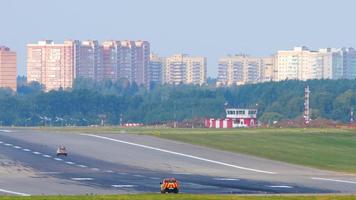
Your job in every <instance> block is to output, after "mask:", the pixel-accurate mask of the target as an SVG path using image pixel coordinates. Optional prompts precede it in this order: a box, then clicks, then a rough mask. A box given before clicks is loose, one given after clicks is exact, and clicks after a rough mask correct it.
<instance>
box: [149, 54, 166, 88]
mask: <svg viewBox="0 0 356 200" xmlns="http://www.w3.org/2000/svg"><path fill="white" fill-rule="evenodd" d="M163 66H164V59H163V58H161V57H159V56H158V55H156V54H154V53H151V54H150V64H149V65H148V69H147V80H148V84H162V81H163Z"/></svg>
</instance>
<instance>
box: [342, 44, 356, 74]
mask: <svg viewBox="0 0 356 200" xmlns="http://www.w3.org/2000/svg"><path fill="white" fill-rule="evenodd" d="M339 51H341V53H342V57H343V78H345V79H356V50H355V49H353V48H342V49H340V50H339Z"/></svg>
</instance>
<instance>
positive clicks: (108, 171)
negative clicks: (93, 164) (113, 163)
mask: <svg viewBox="0 0 356 200" xmlns="http://www.w3.org/2000/svg"><path fill="white" fill-rule="evenodd" d="M104 172H106V173H113V172H114V171H112V170H105V171H104Z"/></svg>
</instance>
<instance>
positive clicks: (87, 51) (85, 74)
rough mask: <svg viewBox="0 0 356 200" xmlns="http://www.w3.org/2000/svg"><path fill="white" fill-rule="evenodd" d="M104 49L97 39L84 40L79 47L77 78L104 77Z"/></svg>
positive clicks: (95, 78)
mask: <svg viewBox="0 0 356 200" xmlns="http://www.w3.org/2000/svg"><path fill="white" fill-rule="evenodd" d="M103 73H104V71H103V68H102V51H101V46H100V45H99V42H98V41H96V40H85V41H82V42H81V43H80V45H79V48H78V65H77V66H76V78H88V79H92V80H101V79H102V78H103Z"/></svg>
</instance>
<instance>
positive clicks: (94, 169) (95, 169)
mask: <svg viewBox="0 0 356 200" xmlns="http://www.w3.org/2000/svg"><path fill="white" fill-rule="evenodd" d="M91 170H93V171H100V169H98V168H91Z"/></svg>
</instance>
